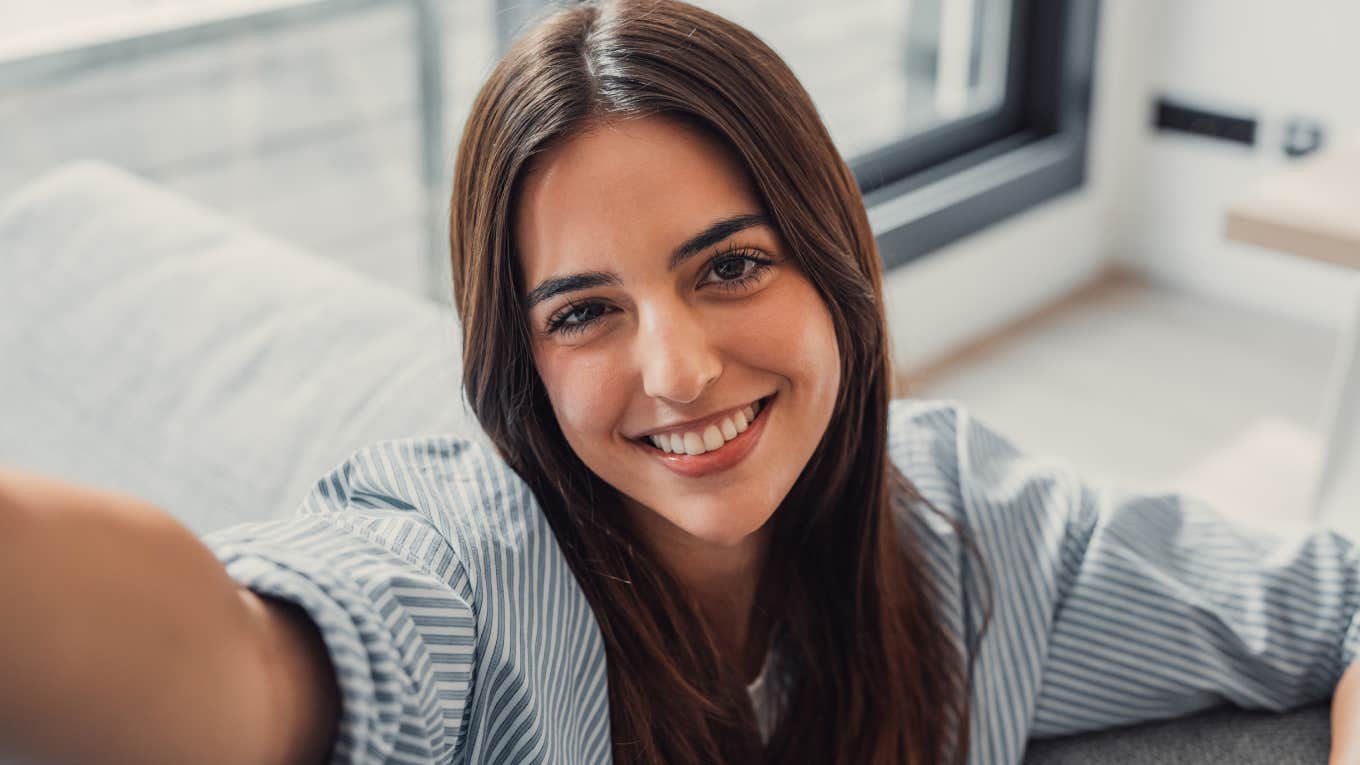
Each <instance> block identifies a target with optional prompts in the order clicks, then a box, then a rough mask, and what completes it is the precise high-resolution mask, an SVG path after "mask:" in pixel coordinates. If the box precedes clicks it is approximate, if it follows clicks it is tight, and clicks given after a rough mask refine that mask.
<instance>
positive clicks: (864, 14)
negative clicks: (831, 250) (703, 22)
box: [696, 0, 1011, 158]
mask: <svg viewBox="0 0 1360 765" xmlns="http://www.w3.org/2000/svg"><path fill="white" fill-rule="evenodd" d="M696 4H697V5H699V6H701V7H704V8H707V9H709V10H711V11H714V12H716V13H719V14H721V15H723V16H726V17H727V18H730V19H732V20H733V21H736V22H738V23H740V24H742V25H743V26H745V27H747V28H748V29H750V30H752V31H753V32H755V33H756V34H758V35H760V37H761V38H762V39H763V40H765V42H767V43H769V44H770V46H771V47H773V48H774V49H775V50H776V51H777V52H778V53H779V55H780V56H782V57H783V58H784V60H785V61H787V62H788V64H789V66H790V67H791V68H792V69H793V71H794V73H795V74H796V75H797V76H798V79H799V80H801V81H802V83H803V85H804V86H805V87H806V88H807V89H808V92H809V93H810V94H811V95H812V98H813V100H814V101H815V102H816V104H817V108H818V110H819V111H820V112H821V114H822V119H823V120H825V121H826V123H827V128H828V129H829V130H830V131H831V135H832V137H833V138H834V139H835V141H836V143H837V145H838V146H839V147H840V150H841V153H842V154H843V155H844V156H846V157H847V158H851V157H855V156H858V155H860V154H863V153H866V152H869V151H873V150H875V149H879V148H882V147H885V146H888V145H891V144H893V143H896V142H898V141H900V140H903V139H905V138H909V137H910V136H912V135H913V134H916V133H919V132H921V131H923V130H926V129H929V128H932V127H936V126H938V125H941V124H944V123H947V122H949V121H951V120H956V119H959V118H960V117H965V116H968V115H973V114H978V113H981V112H986V111H988V110H993V109H997V108H999V107H1000V105H1001V103H1002V100H1003V98H1004V96H1005V91H1006V72H1007V66H1006V61H1007V55H1006V54H1007V49H1008V40H1009V35H1010V11H1011V0H847V1H846V2H835V3H831V2H826V1H825V0H699V1H698V2H697V3H696Z"/></svg>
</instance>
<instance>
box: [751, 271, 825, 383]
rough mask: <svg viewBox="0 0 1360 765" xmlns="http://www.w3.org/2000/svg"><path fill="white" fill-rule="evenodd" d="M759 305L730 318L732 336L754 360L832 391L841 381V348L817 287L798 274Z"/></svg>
mask: <svg viewBox="0 0 1360 765" xmlns="http://www.w3.org/2000/svg"><path fill="white" fill-rule="evenodd" d="M778 289H779V293H778V294H777V295H774V296H771V297H772V299H770V300H766V301H762V302H761V304H760V308H759V310H756V311H753V312H749V313H748V314H747V315H746V316H744V317H743V320H742V321H735V322H731V323H730V327H731V329H730V330H729V332H731V334H730V335H729V337H730V338H731V339H732V342H734V343H735V344H736V345H737V346H738V347H740V348H741V349H742V352H741V356H742V358H744V359H747V360H749V361H750V362H751V363H752V364H753V365H759V366H760V367H762V368H765V369H769V370H774V371H778V372H780V373H781V374H783V375H784V376H786V377H790V378H792V379H797V380H800V381H801V382H803V384H804V385H807V384H809V383H811V384H812V385H813V386H814V387H815V388H816V389H817V390H818V391H819V392H820V391H821V390H822V389H823V388H829V389H830V390H831V392H832V395H834V393H835V391H836V390H837V388H838V386H839V384H840V351H839V347H838V345H837V343H836V331H835V325H834V324H833V323H832V320H831V312H830V311H829V310H828V309H827V307H826V304H825V303H824V302H822V299H821V296H820V295H819V294H818V293H817V290H816V288H814V287H813V286H812V283H811V282H809V281H807V279H805V278H803V277H801V276H798V277H796V278H792V279H789V280H788V281H787V283H783V284H780V285H778Z"/></svg>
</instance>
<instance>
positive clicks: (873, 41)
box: [698, 0, 1097, 268]
mask: <svg viewBox="0 0 1360 765" xmlns="http://www.w3.org/2000/svg"><path fill="white" fill-rule="evenodd" d="M698 4H699V5H701V6H703V7H705V8H708V9H709V10H713V11H715V12H717V13H720V14H723V15H724V16H727V17H728V18H731V19H732V20H734V21H737V22H739V23H741V24H743V25H744V26H746V27H748V28H749V29H751V30H752V31H754V32H755V33H756V34H758V35H760V36H761V37H762V38H763V39H764V40H765V41H766V42H768V43H769V44H770V45H771V46H772V47H774V48H775V50H777V51H778V52H779V54H780V55H781V56H783V57H784V59H785V60H786V61H787V62H788V63H789V66H790V67H791V68H792V69H793V70H794V73H795V74H797V75H798V77H799V79H800V80H802V82H803V84H804V85H805V86H806V87H807V89H808V92H809V93H810V94H811V95H812V98H813V100H814V101H815V102H816V103H817V107H818V109H819V111H821V113H822V118H823V119H824V120H825V121H826V123H827V127H828V129H829V130H830V131H831V135H832V138H833V139H834V140H835V141H836V143H837V145H838V146H839V148H840V150H841V153H842V155H843V156H844V157H845V158H846V160H847V162H848V163H849V164H850V167H851V168H852V169H853V170H854V172H855V175H856V177H857V178H858V179H859V183H860V189H861V190H862V191H863V192H864V195H865V202H866V204H867V205H868V208H869V217H870V221H871V222H872V224H873V227H874V233H875V234H876V235H877V237H878V240H879V246H880V250H881V251H882V253H883V259H884V262H885V265H886V266H887V267H889V268H891V267H893V266H897V265H901V264H903V263H906V262H909V261H911V260H913V259H915V258H917V257H920V256H922V255H924V254H926V253H928V252H930V251H932V250H935V249H938V248H939V247H941V246H943V245H945V244H948V243H949V242H952V241H954V240H956V239H959V238H960V237H962V236H965V235H966V234H968V233H971V232H973V231H976V230H978V229H980V228H983V227H985V226H987V225H989V224H991V223H994V222H996V221H999V220H1002V219H1004V218H1006V217H1008V216H1010V215H1013V214H1015V213H1017V212H1020V211H1022V210H1025V209H1028V208H1030V207H1032V206H1034V205H1035V204H1038V203H1039V202H1041V201H1043V200H1045V199H1048V198H1050V197H1052V196H1054V195H1057V194H1059V193H1062V192H1063V191H1067V190H1070V189H1074V188H1076V187H1078V186H1080V185H1081V183H1082V181H1083V179H1084V174H1085V154H1086V124H1087V111H1088V107H1087V104H1088V101H1089V92H1090V78H1091V70H1092V61H1093V55H1094V39H1095V32H1096V29H1095V24H1096V9H1097V0H1042V2H1040V1H1039V0H854V1H853V2H844V3H831V2H826V1H825V0H699V2H698Z"/></svg>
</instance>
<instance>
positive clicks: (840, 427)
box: [451, 0, 969, 765]
mask: <svg viewBox="0 0 1360 765" xmlns="http://www.w3.org/2000/svg"><path fill="white" fill-rule="evenodd" d="M647 115H663V116H668V117H672V118H678V119H682V120H685V121H686V122H688V123H690V124H692V125H694V126H697V127H698V128H700V129H702V130H704V131H706V132H708V133H709V134H711V135H713V136H715V137H717V138H718V139H719V140H721V141H724V142H725V143H726V145H728V146H730V147H731V148H732V149H733V150H734V152H735V156H737V157H738V158H739V159H740V160H741V161H742V162H743V163H744V164H745V168H746V171H747V173H748V175H749V177H750V179H751V181H752V183H753V184H754V186H755V188H756V190H757V192H758V193H759V195H760V197H761V199H762V201H763V203H764V205H765V208H766V210H767V211H768V214H769V215H770V218H771V220H772V222H773V224H774V227H775V229H776V231H777V232H778V234H779V236H780V238H781V240H782V241H783V243H784V245H785V249H786V250H787V252H788V253H789V254H790V256H791V257H792V258H794V259H795V261H796V262H797V263H798V265H799V267H800V268H801V269H802V271H803V272H804V273H805V274H806V275H807V276H808V278H809V279H810V280H811V281H812V283H813V284H814V285H815V286H816V288H817V289H818V291H819V292H820V293H821V296H822V299H823V300H824V301H825V302H826V305H827V307H828V308H829V309H830V311H831V315H832V319H833V322H834V325H835V330H836V339H837V342H838V344H839V348H840V363H841V377H840V379H841V385H840V391H839V393H838V396H837V401H836V405H835V413H834V414H833V416H832V418H831V423H830V425H829V426H828V429H827V431H826V433H825V435H824V437H823V439H822V441H821V443H820V445H819V446H818V448H817V449H816V451H815V452H814V454H813V455H812V457H811V459H810V460H809V461H808V464H807V465H806V466H805V468H804V470H803V472H802V474H801V475H800V477H799V479H798V480H797V481H796V482H795V484H794V486H793V488H792V489H791V490H790V492H789V494H788V496H787V497H786V498H785V499H784V500H783V501H782V502H781V504H780V506H779V508H778V509H777V510H776V511H775V514H774V516H773V518H772V519H771V524H772V529H773V534H772V537H771V543H770V557H769V563H768V564H767V568H766V571H765V572H764V574H763V575H762V577H761V581H760V584H759V587H758V592H757V604H758V609H757V613H756V614H754V615H753V619H757V620H759V619H765V620H767V621H766V622H764V623H763V624H764V626H766V627H767V628H769V629H770V630H772V631H773V634H774V638H773V639H774V640H776V641H777V644H778V646H779V652H778V655H779V658H780V662H781V663H780V665H779V666H780V667H781V668H787V672H781V673H778V675H777V677H774V678H772V679H771V680H772V682H774V683H776V686H777V691H778V692H779V693H780V694H781V695H782V697H783V698H784V699H785V703H784V705H783V707H782V709H781V712H780V722H779V724H778V725H777V726H776V728H775V731H774V733H773V735H772V737H771V739H770V742H769V744H768V747H765V748H762V746H761V742H760V737H759V733H758V729H757V726H756V721H755V717H754V713H753V710H752V707H751V704H750V700H749V698H748V696H747V693H746V689H745V686H744V684H743V682H742V679H741V677H740V676H739V673H738V672H737V670H736V668H735V665H734V663H733V662H732V661H731V660H730V659H728V658H725V657H724V656H723V655H722V654H721V653H720V652H719V651H718V649H717V643H716V641H715V639H714V633H713V632H712V631H711V629H710V628H709V626H708V625H707V623H706V622H705V620H704V618H703V616H702V614H701V613H700V610H699V608H698V605H697V603H695V602H694V601H693V600H692V598H691V597H690V596H688V595H687V594H686V592H685V591H684V590H683V589H682V588H681V587H680V585H679V583H678V580H677V579H676V578H675V577H674V576H673V575H672V574H671V573H669V572H668V571H667V570H666V569H665V568H664V567H663V566H661V565H659V562H658V561H657V560H656V559H655V558H654V557H653V556H651V555H650V554H649V553H648V551H647V548H646V547H645V546H644V544H643V543H642V541H641V540H640V539H638V538H637V537H636V535H635V534H634V533H633V532H631V531H630V527H629V526H628V525H627V524H626V522H625V520H624V515H623V512H622V504H621V502H620V500H619V497H618V495H617V492H616V491H615V490H614V489H613V488H612V487H610V486H609V485H607V484H605V483H604V482H603V481H601V480H600V479H599V478H598V477H597V476H596V475H595V474H594V473H592V472H591V471H590V470H589V469H588V468H587V467H586V465H585V464H584V463H583V462H581V460H580V459H579V458H578V457H577V456H576V454H575V453H574V452H573V451H572V450H571V448H570V447H569V445H568V444H567V442H566V439H565V438H564V437H563V435H562V433H561V431H560V430H559V428H558V426H557V422H556V419H555V418H554V416H553V412H552V408H551V405H550V403H549V401H548V396H547V393H546V391H545V389H544V387H543V384H542V382H541V380H540V379H539V376H538V373H537V371H536V370H535V367H534V363H533V356H532V351H531V348H530V342H529V329H528V325H527V322H526V319H525V312H524V310H523V307H522V293H521V290H522V289H523V285H522V284H521V278H520V274H519V273H518V266H517V263H516V258H515V252H514V242H513V236H512V232H513V230H514V215H515V205H516V203H517V195H518V191H519V184H520V183H521V181H522V178H523V176H524V175H525V174H526V172H527V171H528V170H529V168H530V167H531V164H532V161H533V159H534V157H535V156H537V155H539V154H541V153H542V152H544V151H545V150H546V149H547V148H549V147H550V146H553V145H556V144H557V143H559V142H560V141H562V140H564V139H565V138H567V137H569V136H571V135H573V134H576V133H578V132H580V131H581V130H583V129H585V128H586V127H588V126H589V125H591V124H594V123H597V122H599V121H601V120H608V119H626V118H631V117H639V116H647ZM451 227H452V228H451V242H452V258H453V281H454V302H455V304H456V307H457V310H458V313H459V315H460V317H461V318H462V326H463V337H464V351H463V359H464V376H463V380H464V387H465V391H466V394H467V396H468V399H469V401H470V403H471V405H472V408H473V411H474V412H475V414H476V416H477V418H478V419H479V420H480V422H481V424H482V426H483V428H484V429H485V430H486V432H487V434H488V435H489V436H490V438H491V440H492V442H493V443H494V444H495V445H496V447H497V448H498V449H499V451H500V453H501V455H502V456H503V457H504V458H505V459H506V461H507V462H508V463H509V464H510V466H511V467H512V468H514V469H515V471H516V472H518V473H519V474H520V475H521V476H522V477H523V478H524V479H525V480H526V481H527V482H528V484H529V486H530V488H531V489H532V491H533V492H534V494H535V496H536V498H537V499H538V501H539V503H540V504H541V506H542V509H543V512H544V514H545V515H546V517H547V519H548V521H549V523H550V525H551V526H552V529H553V532H554V534H555V535H556V537H557V538H558V540H559V542H560V543H561V546H562V549H563V551H564V553H565V555H566V558H567V561H568V563H569V564H570V566H571V567H572V570H573V572H574V573H575V575H576V578H577V580H578V581H579V583H580V586H581V589H582V591H583V592H584V594H585V596H586V597H587V599H588V600H589V602H590V604H591V607H592V609H593V610H594V613H595V616H596V617H597V621H598V622H599V625H600V629H601V633H602V635H603V638H604V643H605V650H606V655H607V658H608V661H607V665H608V671H609V677H608V680H609V696H610V714H611V718H610V721H611V733H612V736H613V739H614V741H613V747H614V756H615V759H617V760H619V761H620V762H632V761H637V762H648V763H653V762H665V763H693V764H694V765H700V764H704V765H707V764H709V763H718V762H745V763H755V762H761V761H769V762H818V763H833V762H835V763H920V764H921V765H926V764H930V765H933V764H934V763H942V762H950V761H954V762H962V761H963V760H964V759H965V758H966V756H967V728H968V701H969V699H968V687H967V681H966V675H967V668H966V666H965V661H964V658H963V656H962V655H961V653H962V652H961V651H960V649H959V647H958V646H957V645H956V644H955V643H954V642H952V641H951V640H950V638H949V636H948V634H947V631H946V629H945V626H944V623H943V621H942V615H941V614H940V613H939V612H938V611H937V608H936V604H937V594H936V590H935V587H934V584H933V583H932V581H931V578H930V572H929V570H928V567H927V564H926V559H925V555H924V552H923V550H922V549H921V547H920V545H919V543H918V542H917V541H916V539H915V536H914V534H912V533H909V532H907V533H904V530H903V528H901V527H900V526H899V524H898V521H897V520H896V519H895V516H894V513H893V512H892V510H891V507H890V497H891V496H892V495H893V494H894V493H896V495H897V496H898V497H903V498H905V499H906V500H907V501H908V502H923V501H924V500H922V499H921V497H920V496H919V494H918V493H917V491H916V489H915V487H913V486H912V485H911V483H910V482H909V481H908V480H907V479H906V478H905V477H904V476H902V475H901V473H900V472H898V471H897V470H896V469H895V468H894V467H893V466H892V464H891V462H890V460H889V459H888V456H887V413H888V400H889V395H890V394H889V389H890V380H891V362H890V351H889V344H888V342H887V330H886V325H885V320H884V313H883V308H882V288H881V280H880V271H879V258H878V251H877V247H876V245H875V242H874V238H873V234H872V232H871V230H870V228H869V221H868V217H867V215H866V212H865V208H864V203H863V200H862V198H861V197H860V193H859V187H858V186H857V184H856V182H855V179H854V177H853V176H852V175H851V173H850V170H849V169H848V168H847V166H846V164H845V162H844V161H842V159H841V158H840V155H839V154H838V153H837V151H836V149H835V146H834V145H833V144H832V141H831V137H830V135H829V134H828V133H827V131H826V128H825V127H824V125H823V124H822V121H821V119H820V117H819V116H818V114H817V111H816V109H815V107H814V106H813V104H812V101H811V99H810V98H809V97H808V95H807V93H806V92H805V91H804V89H803V88H802V86H801V85H800V84H799V82H798V81H797V79H796V78H795V77H794V75H793V73H792V72H791V71H790V70H789V69H788V67H787V66H786V65H785V63H784V62H783V61H782V60H781V59H780V58H779V56H777V55H776V54H775V53H774V51H773V50H771V49H770V48H769V47H768V46H766V45H765V44H764V43H763V42H762V41H761V40H759V39H758V38H757V37H756V36H755V35H753V34H751V33H750V32H749V31H747V30H746V29H743V28H742V27H740V26H738V25H736V24H733V23H731V22H729V21H727V20H725V19H723V18H721V17H719V16H716V15H714V14H712V13H709V12H706V11H704V10H701V9H699V8H696V7H694V6H691V5H688V4H685V3H682V2H676V1H674V0H620V1H618V2H612V1H609V0H605V1H604V2H588V3H582V4H574V5H571V6H568V7H565V8H563V9H561V10H558V11H557V12H555V13H554V14H553V15H551V16H550V17H548V18H547V19H546V20H544V21H543V22H542V23H540V24H539V25H538V26H536V27H535V28H534V29H532V30H531V31H530V32H529V33H527V34H526V35H525V36H524V37H523V38H522V39H521V40H519V42H518V43H517V44H516V45H515V46H514V47H513V48H512V49H511V50H510V51H509V52H508V53H507V54H506V55H505V57H504V58H503V59H502V60H501V61H500V63H499V64H498V65H497V66H496V68H495V70H494V71H493V72H492V73H491V75H490V77H489V79H488V80H487V82H486V84H485V85H484V86H483V88H482V90H481V92H480V93H479V95H478V97H477V99H476V102H475V103H474V105H473V109H472V114H471V116H470V118H469V120H468V123H467V127H466V130H465V132H464V134H463V138H462V141H461V144H460V146H459V149H458V159H457V168H456V171H455V174H454V185H453V199H452V210H451ZM771 614H778V615H779V619H778V622H777V623H774V622H773V619H772V617H771V616H770V615H771ZM693 635H698V636H699V637H698V638H697V639H696V638H692V637H691V638H687V637H686V636H693Z"/></svg>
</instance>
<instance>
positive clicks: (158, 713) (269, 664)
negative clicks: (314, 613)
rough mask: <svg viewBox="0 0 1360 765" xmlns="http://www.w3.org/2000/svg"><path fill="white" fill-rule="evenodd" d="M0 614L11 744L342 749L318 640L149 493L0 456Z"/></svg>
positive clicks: (132, 758)
mask: <svg viewBox="0 0 1360 765" xmlns="http://www.w3.org/2000/svg"><path fill="white" fill-rule="evenodd" d="M0 613H4V614H6V615H7V616H6V618H4V619H0V677H4V678H5V682H4V685H3V687H0V755H6V756H17V757H18V758H20V759H21V760H22V761H25V762H36V763H48V762H107V763H133V762H137V763H158V762H164V763H171V762H222V763H239V762H259V763H274V762H280V763H281V762H319V761H322V759H321V758H322V757H324V756H325V754H326V752H327V751H328V750H329V745H330V737H331V736H333V735H334V734H333V732H334V725H335V720H334V718H335V716H336V714H337V710H336V702H335V701H334V695H333V692H332V691H331V690H330V688H331V687H332V686H333V684H334V680H333V677H332V676H328V675H327V674H326V672H327V665H326V664H325V663H323V662H325V661H326V658H325V654H324V651H323V652H322V653H321V654H320V655H319V656H318V655H317V653H316V650H317V646H318V644H319V638H316V639H314V636H313V635H312V634H311V633H309V632H308V625H307V624H305V623H302V622H299V621H298V620H297V616H296V615H295V614H292V613H290V612H289V611H287V609H285V608H284V607H283V605H282V604H280V603H275V602H272V601H267V600H265V599H261V598H259V597H258V596H256V595H255V594H253V593H250V592H249V591H247V590H244V589H243V588H241V587H239V586H238V585H237V584H236V583H235V582H234V581H233V580H232V579H231V578H230V577H229V576H228V575H227V573H226V571H225V569H224V567H223V566H222V564H221V563H220V562H219V561H218V560H217V559H216V557H215V556H214V555H213V553H212V552H211V551H210V550H209V549H208V548H207V547H206V546H205V545H204V544H203V543H202V542H200V541H199V540H198V538H197V537H195V535H194V534H193V533H192V532H191V531H190V530H188V529H187V528H185V527H183V526H182V525H180V524H179V523H178V522H177V521H176V520H175V519H174V518H172V517H171V516H169V515H168V514H166V513H164V512H163V511H161V510H159V509H158V508H156V507H154V506H152V505H150V504H148V503H145V502H142V501H140V500H136V499H134V498H131V497H127V496H123V495H119V494H115V493H112V492H106V491H100V490H96V489H92V488H87V487H82V486H76V485H73V484H70V483H65V482H62V481H58V480H55V479H52V478H47V477H43V476H39V475H36V474H32V473H26V472H23V471H18V470H13V469H6V468H0ZM327 717H329V718H330V719H329V720H328V719H327ZM327 724H329V727H327ZM290 730H291V731H297V732H299V735H297V736H293V739H294V740H292V741H289V740H288V738H289V736H288V733H289V731H290ZM303 734H306V735H303ZM289 747H293V748H291V749H290V748H289ZM322 747H324V748H322ZM0 759H4V757H0Z"/></svg>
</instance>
